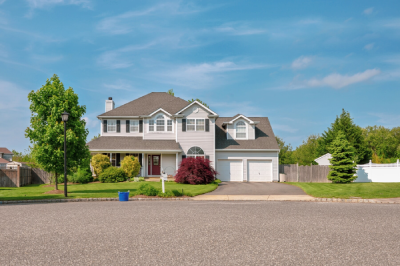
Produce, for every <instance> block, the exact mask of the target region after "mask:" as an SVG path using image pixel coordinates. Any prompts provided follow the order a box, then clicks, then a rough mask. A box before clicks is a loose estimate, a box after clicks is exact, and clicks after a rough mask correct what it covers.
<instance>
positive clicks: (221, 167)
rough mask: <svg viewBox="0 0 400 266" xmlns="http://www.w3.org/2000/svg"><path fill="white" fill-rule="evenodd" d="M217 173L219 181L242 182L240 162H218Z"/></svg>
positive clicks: (241, 165)
mask: <svg viewBox="0 0 400 266" xmlns="http://www.w3.org/2000/svg"><path fill="white" fill-rule="evenodd" d="M217 172H218V173H219V174H218V179H220V180H221V181H243V164H242V161H241V160H218V168H217Z"/></svg>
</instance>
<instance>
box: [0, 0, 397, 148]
mask: <svg viewBox="0 0 400 266" xmlns="http://www.w3.org/2000/svg"><path fill="white" fill-rule="evenodd" d="M399 47H400V2H399V1H367V0H364V1H337V0H336V1H306V0H304V1H251V2H249V1H190V2H187V1H96V0H26V1H17V0H0V147H4V146H5V147H8V148H9V149H16V150H19V151H23V150H24V149H26V148H27V147H28V145H29V141H28V140H27V139H25V137H24V130H25V129H26V127H28V126H29V117H30V111H29V102H28V101H27V94H28V93H29V91H31V90H37V89H39V88H40V87H41V86H42V85H43V84H44V83H45V81H46V79H47V78H50V77H51V76H52V75H53V74H57V75H59V77H60V78H61V81H62V82H63V83H64V86H65V87H72V88H73V89H74V90H75V92H76V93H78V95H79V100H80V103H81V104H83V105H86V107H87V113H86V115H85V119H86V120H87V126H88V129H89V132H90V133H89V139H90V138H91V137H92V136H94V135H97V134H98V133H99V130H100V125H99V121H98V120H97V118H96V116H97V115H99V114H101V113H103V112H104V102H105V100H106V98H107V97H109V96H112V97H113V98H114V100H115V102H116V105H117V106H120V105H122V104H124V103H126V102H128V101H131V100H133V99H136V98H138V97H140V96H142V95H144V94H147V93H149V92H152V91H167V90H169V89H171V88H172V89H174V92H175V95H176V96H178V97H181V98H183V99H191V98H200V99H202V100H203V101H205V102H206V103H207V104H209V105H210V107H211V109H213V110H214V111H215V112H217V113H218V114H219V115H220V116H233V115H235V114H237V113H243V114H244V115H247V116H268V117H269V119H270V121H271V124H272V127H273V129H274V132H275V134H276V135H279V136H280V137H282V138H283V139H284V140H285V141H286V142H288V143H291V144H292V145H293V146H294V147H296V146H298V145H299V144H301V142H302V140H304V139H306V138H307V136H308V135H310V134H318V133H322V132H323V131H324V130H325V129H326V128H327V127H328V126H329V125H330V123H332V122H333V120H334V119H335V117H336V115H338V114H340V113H341V110H342V108H344V109H346V110H347V111H349V112H350V113H351V115H352V116H353V117H354V120H355V122H356V123H357V124H359V125H360V126H363V127H364V126H368V125H383V126H386V127H390V128H391V127H394V126H400V108H399V99H400V89H399V88H400V49H399Z"/></svg>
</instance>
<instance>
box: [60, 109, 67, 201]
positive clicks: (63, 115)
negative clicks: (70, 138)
mask: <svg viewBox="0 0 400 266" xmlns="http://www.w3.org/2000/svg"><path fill="white" fill-rule="evenodd" d="M68 116H69V114H68V113H67V112H65V111H64V113H62V114H61V118H62V121H63V122H64V196H65V197H67V121H68Z"/></svg>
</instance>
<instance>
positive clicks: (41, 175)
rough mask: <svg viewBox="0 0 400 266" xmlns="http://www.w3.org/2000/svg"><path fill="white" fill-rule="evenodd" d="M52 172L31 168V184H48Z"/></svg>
mask: <svg viewBox="0 0 400 266" xmlns="http://www.w3.org/2000/svg"><path fill="white" fill-rule="evenodd" d="M51 177H52V174H51V173H48V172H46V171H45V170H43V169H39V168H32V184H50V181H51Z"/></svg>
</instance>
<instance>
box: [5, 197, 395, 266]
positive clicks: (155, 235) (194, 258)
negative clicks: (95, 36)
mask: <svg viewBox="0 0 400 266" xmlns="http://www.w3.org/2000/svg"><path fill="white" fill-rule="evenodd" d="M399 221H400V205H399V204H357V203H325V202H262V201H261V202H254V201H253V202H246V201H240V202H232V201H226V202H217V201H209V202H208V201H202V202H193V201H192V202H191V201H179V202H173V201H157V202H151V201H143V202H139V201H131V202H76V203H47V204H26V205H21V204H19V205H17V204H15V205H3V206H1V205H0V265H121V264H125V265H341V266H343V265H400V222H399Z"/></svg>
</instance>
